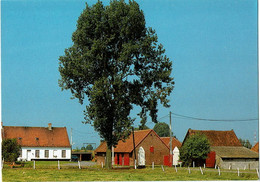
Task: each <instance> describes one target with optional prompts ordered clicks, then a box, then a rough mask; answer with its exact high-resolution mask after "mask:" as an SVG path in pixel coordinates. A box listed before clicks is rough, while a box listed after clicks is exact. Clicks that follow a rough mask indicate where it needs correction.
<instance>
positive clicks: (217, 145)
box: [183, 129, 259, 169]
mask: <svg viewBox="0 0 260 182" xmlns="http://www.w3.org/2000/svg"><path fill="white" fill-rule="evenodd" d="M198 132H199V133H201V134H204V135H205V136H206V137H207V138H208V140H209V142H210V150H211V152H210V153H209V154H208V158H207V159H206V161H205V163H206V166H207V167H214V166H215V165H216V166H219V167H220V168H223V169H230V168H233V169H237V168H243V169H254V168H257V167H258V165H259V155H258V153H257V152H254V151H252V150H250V149H248V148H245V147H243V146H242V144H241V143H240V142H239V140H238V138H237V136H236V134H235V132H234V130H230V131H216V130H192V129H189V130H188V132H187V134H186V136H185V138H184V140H183V145H184V143H185V140H186V139H187V138H188V137H189V136H191V135H193V134H195V133H198Z"/></svg>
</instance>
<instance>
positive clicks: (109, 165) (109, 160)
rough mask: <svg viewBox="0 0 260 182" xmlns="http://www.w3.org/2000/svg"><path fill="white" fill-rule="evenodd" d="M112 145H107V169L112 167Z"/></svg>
mask: <svg viewBox="0 0 260 182" xmlns="http://www.w3.org/2000/svg"><path fill="white" fill-rule="evenodd" d="M111 151H112V146H107V151H106V169H112V152H111Z"/></svg>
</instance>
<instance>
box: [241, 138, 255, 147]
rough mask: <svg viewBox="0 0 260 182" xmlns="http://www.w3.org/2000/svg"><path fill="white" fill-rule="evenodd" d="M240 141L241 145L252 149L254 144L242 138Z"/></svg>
mask: <svg viewBox="0 0 260 182" xmlns="http://www.w3.org/2000/svg"><path fill="white" fill-rule="evenodd" d="M239 141H240V143H241V144H242V145H243V146H244V147H246V148H249V149H251V148H252V144H251V143H250V142H249V140H244V139H242V138H239Z"/></svg>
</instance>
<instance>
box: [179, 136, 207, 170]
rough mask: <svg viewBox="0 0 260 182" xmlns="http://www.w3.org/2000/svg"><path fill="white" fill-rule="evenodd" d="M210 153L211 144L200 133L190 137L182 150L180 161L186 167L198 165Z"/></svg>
mask: <svg viewBox="0 0 260 182" xmlns="http://www.w3.org/2000/svg"><path fill="white" fill-rule="evenodd" d="M209 152H210V143H209V141H208V139H207V137H206V136H205V135H203V134H200V133H199V132H198V133H196V134H194V135H191V136H189V137H188V138H187V139H186V140H185V142H184V144H183V145H182V147H181V149H180V160H181V161H182V162H183V163H184V165H191V163H192V161H195V162H196V164H198V163H200V162H201V161H202V160H205V159H206V158H207V155H208V153H209Z"/></svg>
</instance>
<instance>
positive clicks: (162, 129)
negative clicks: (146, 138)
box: [153, 122, 170, 137]
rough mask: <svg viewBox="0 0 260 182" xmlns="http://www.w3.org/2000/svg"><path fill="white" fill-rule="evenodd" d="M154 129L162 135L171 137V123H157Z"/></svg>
mask: <svg viewBox="0 0 260 182" xmlns="http://www.w3.org/2000/svg"><path fill="white" fill-rule="evenodd" d="M153 130H154V131H155V132H156V133H157V134H158V135H159V136H160V137H169V136H170V128H169V125H168V124H166V123H164V122H162V123H156V124H155V125H154V127H153Z"/></svg>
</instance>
